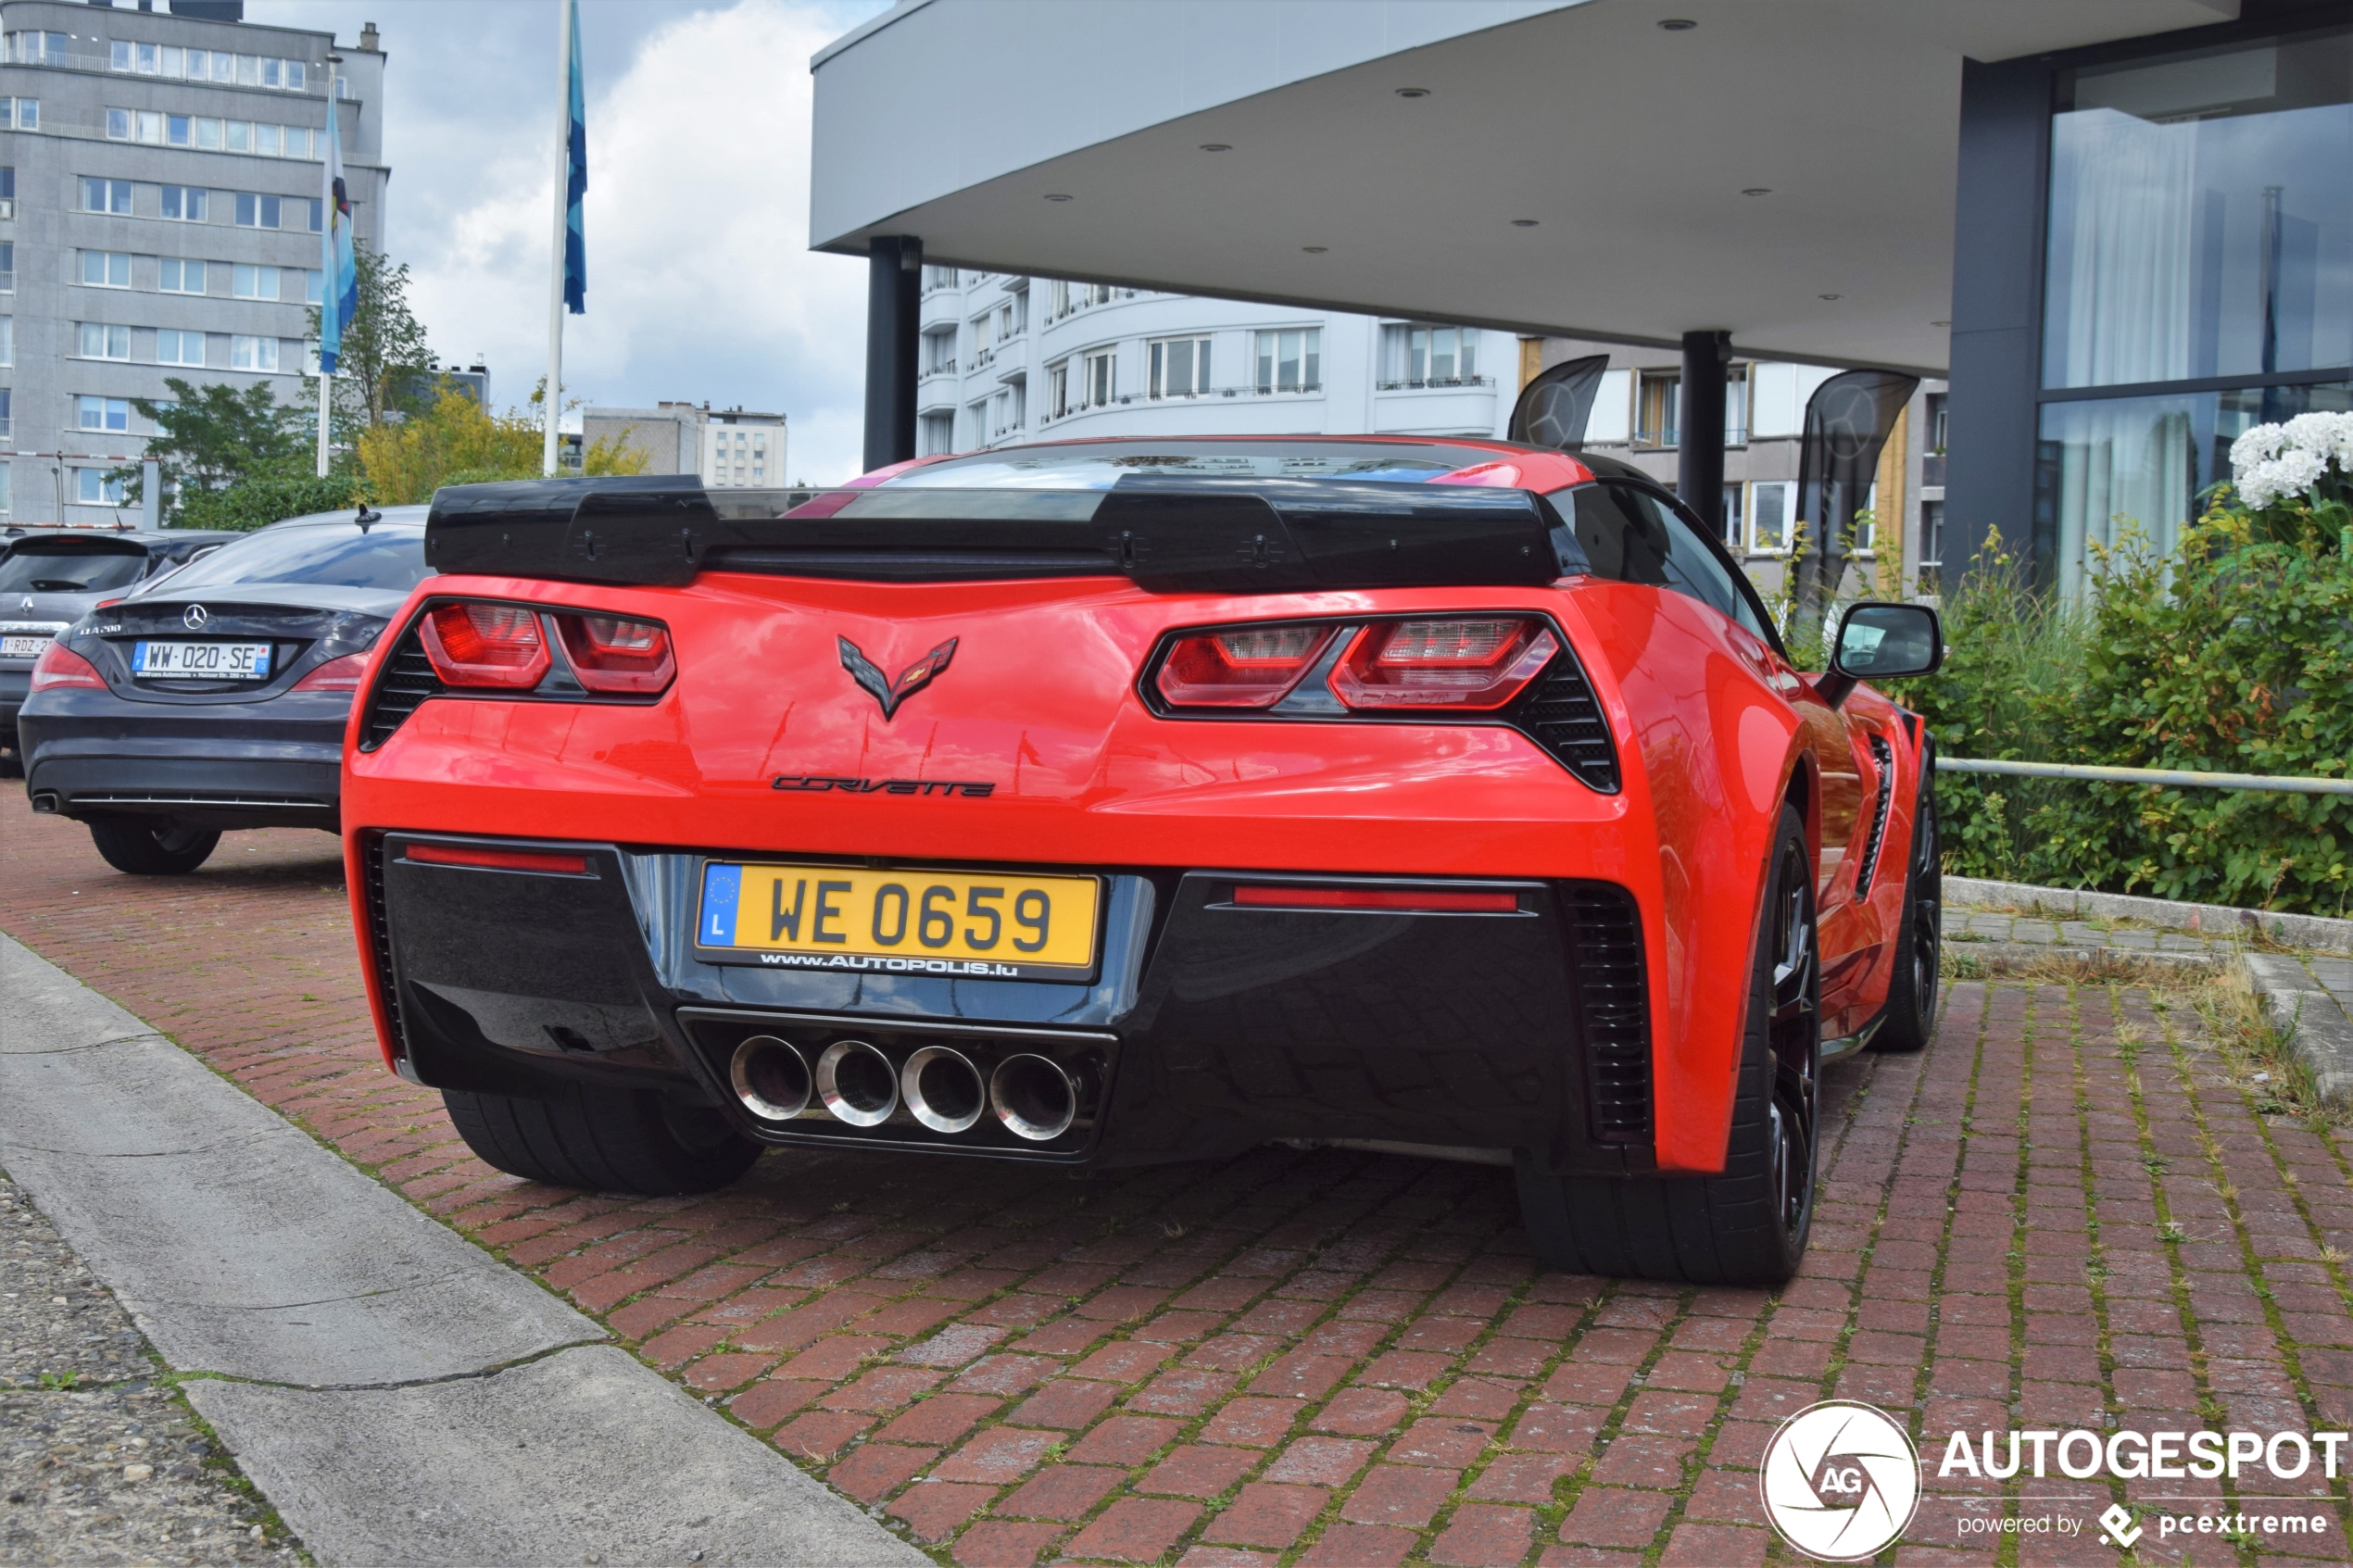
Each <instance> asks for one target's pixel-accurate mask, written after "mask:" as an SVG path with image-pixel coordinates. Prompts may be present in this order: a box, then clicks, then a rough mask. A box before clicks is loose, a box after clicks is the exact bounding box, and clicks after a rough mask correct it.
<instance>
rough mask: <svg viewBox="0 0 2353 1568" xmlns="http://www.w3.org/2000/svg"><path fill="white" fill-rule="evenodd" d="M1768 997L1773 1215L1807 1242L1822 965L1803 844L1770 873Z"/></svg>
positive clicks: (1786, 845)
mask: <svg viewBox="0 0 2353 1568" xmlns="http://www.w3.org/2000/svg"><path fill="white" fill-rule="evenodd" d="M1772 950H1773V954H1774V958H1773V997H1772V1010H1771V1012H1770V1013H1769V1014H1768V1017H1767V1022H1766V1039H1767V1042H1768V1046H1769V1047H1770V1049H1771V1052H1772V1062H1773V1098H1772V1100H1771V1102H1770V1103H1769V1104H1768V1107H1767V1108H1766V1120H1767V1124H1768V1127H1769V1129H1770V1133H1769V1136H1768V1143H1769V1145H1770V1149H1771V1157H1772V1182H1771V1191H1772V1195H1773V1213H1774V1217H1775V1219H1776V1221H1777V1222H1778V1223H1779V1224H1780V1227H1781V1231H1782V1233H1783V1235H1785V1236H1788V1237H1789V1238H1790V1239H1791V1240H1792V1241H1793V1242H1799V1241H1802V1240H1803V1239H1804V1236H1805V1235H1806V1228H1807V1225H1808V1223H1809V1221H1810V1219H1811V1217H1812V1215H1813V1211H1814V1172H1815V1150H1816V1145H1817V1141H1818V1128H1819V1125H1820V1119H1821V1099H1822V1091H1821V1080H1822V1073H1821V1066H1822V1063H1821V1055H1822V1010H1821V1005H1820V1004H1821V979H1822V976H1821V963H1820V959H1819V954H1818V950H1817V948H1816V947H1815V926H1814V877H1813V872H1812V868H1811V867H1810V866H1809V865H1808V864H1807V861H1806V850H1805V842H1804V840H1803V839H1799V840H1797V841H1796V842H1794V843H1792V842H1790V841H1788V840H1786V839H1784V841H1783V842H1782V845H1781V848H1780V854H1779V856H1778V857H1777V858H1776V863H1775V865H1774V868H1773V949H1772Z"/></svg>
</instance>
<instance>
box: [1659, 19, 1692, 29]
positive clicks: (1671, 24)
mask: <svg viewBox="0 0 2353 1568" xmlns="http://www.w3.org/2000/svg"><path fill="white" fill-rule="evenodd" d="M1698 25H1699V23H1697V22H1695V21H1693V20H1692V19H1691V18H1689V17H1669V18H1667V19H1666V20H1665V21H1663V22H1660V23H1659V24H1658V26H1659V31H1662V32H1689V31H1691V30H1692V29H1693V28H1695V27H1697V26H1698Z"/></svg>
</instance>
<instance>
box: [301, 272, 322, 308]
mask: <svg viewBox="0 0 2353 1568" xmlns="http://www.w3.org/2000/svg"><path fill="white" fill-rule="evenodd" d="M302 302H303V303H304V304H305V305H324V304H325V303H326V302H327V275H326V274H325V273H324V272H321V271H320V270H319V269H317V268H316V267H313V268H311V269H310V270H308V271H306V272H304V273H303V275H302Z"/></svg>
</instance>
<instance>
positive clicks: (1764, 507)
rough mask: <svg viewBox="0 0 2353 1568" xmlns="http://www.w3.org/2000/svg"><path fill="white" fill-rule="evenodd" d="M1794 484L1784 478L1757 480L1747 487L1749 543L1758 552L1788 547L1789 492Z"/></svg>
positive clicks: (1765, 553)
mask: <svg viewBox="0 0 2353 1568" xmlns="http://www.w3.org/2000/svg"><path fill="white" fill-rule="evenodd" d="M1796 488H1797V486H1796V485H1794V484H1793V483H1790V482H1789V481H1787V480H1784V479H1776V480H1771V481H1761V480H1760V481H1759V482H1757V483H1754V484H1752V485H1750V486H1749V487H1748V547H1749V549H1750V551H1751V552H1753V553H1755V554H1757V555H1771V554H1774V553H1776V552H1779V551H1781V550H1786V549H1788V548H1789V512H1790V503H1791V499H1792V495H1791V493H1792V492H1793V491H1794V490H1795V489H1796Z"/></svg>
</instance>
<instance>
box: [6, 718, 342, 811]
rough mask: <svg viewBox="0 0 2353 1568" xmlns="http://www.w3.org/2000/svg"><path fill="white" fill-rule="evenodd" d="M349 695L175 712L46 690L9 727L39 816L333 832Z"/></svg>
mask: <svg viewBox="0 0 2353 1568" xmlns="http://www.w3.org/2000/svg"><path fill="white" fill-rule="evenodd" d="M349 711H350V698H349V697H348V696H344V695H342V694H338V693H321V694H317V695H312V694H308V693H305V694H299V695H296V694H289V695H287V696H278V697H273V698H271V699H270V700H269V701H268V702H267V703H250V704H215V705H209V706H202V707H197V706H179V705H164V704H148V703H137V702H130V701H126V700H124V699H123V698H121V697H119V696H115V695H114V694H112V693H111V692H82V691H60V692H44V693H43V694H41V696H39V697H38V698H35V699H32V700H31V701H30V702H28V703H27V704H26V708H25V711H24V712H23V713H22V714H21V716H20V717H19V720H18V721H17V734H18V741H19V752H20V754H21V756H22V757H23V759H24V771H25V789H26V793H27V794H28V795H29V796H30V797H31V800H32V805H33V809H35V810H37V811H44V812H55V813H57V814H59V815H63V816H69V817H76V818H87V817H93V816H99V815H107V814H114V813H122V812H136V813H147V814H154V815H159V816H169V817H172V818H175V819H177V820H179V821H182V822H187V823H190V824H191V825H195V826H201V827H213V828H223V829H229V828H253V827H317V828H324V829H326V830H328V831H329V832H333V831H335V828H336V825H337V818H338V810H339V804H340V798H341V794H342V787H343V781H342V758H343V730H344V721H345V719H346V716H347V715H348V713H349Z"/></svg>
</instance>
